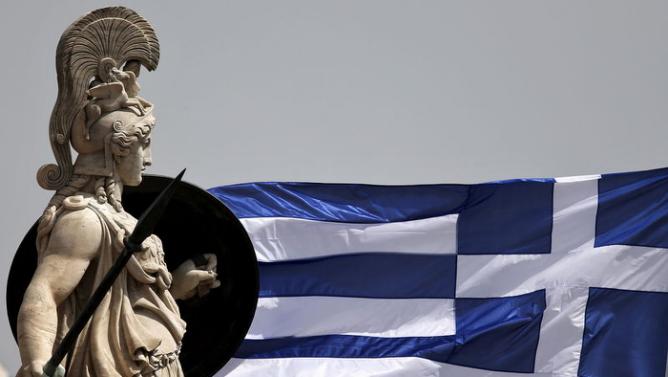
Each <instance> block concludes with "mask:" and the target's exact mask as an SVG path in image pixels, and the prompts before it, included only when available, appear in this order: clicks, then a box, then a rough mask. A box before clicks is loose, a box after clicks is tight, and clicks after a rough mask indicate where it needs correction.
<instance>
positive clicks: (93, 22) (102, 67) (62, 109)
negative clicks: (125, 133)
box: [37, 7, 160, 190]
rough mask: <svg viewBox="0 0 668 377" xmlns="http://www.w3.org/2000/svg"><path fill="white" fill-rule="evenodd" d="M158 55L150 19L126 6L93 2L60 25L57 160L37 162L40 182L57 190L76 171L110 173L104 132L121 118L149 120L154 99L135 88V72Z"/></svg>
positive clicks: (152, 65) (54, 120)
mask: <svg viewBox="0 0 668 377" xmlns="http://www.w3.org/2000/svg"><path fill="white" fill-rule="evenodd" d="M159 59H160V46H159V43H158V39H157V37H156V34H155V31H154V30H153V27H152V26H151V25H150V24H149V23H148V21H146V20H145V19H144V18H143V17H141V16H140V15H138V14H137V13H136V12H134V11H133V10H131V9H128V8H125V7H108V8H102V9H98V10H95V11H93V12H91V13H89V14H87V15H85V16H83V17H81V18H80V19H78V20H77V21H75V22H74V23H73V24H72V25H70V27H68V28H67V30H65V32H64V33H63V35H62V36H61V38H60V41H59V42H58V47H57V49H56V72H57V74H58V98H57V100H56V104H55V105H54V108H53V112H52V113H51V120H50V125H49V137H50V142H51V148H52V149H53V154H54V157H55V159H56V164H47V165H43V166H42V167H41V168H40V169H39V171H38V172H37V181H38V183H39V184H40V186H42V187H43V188H45V189H48V190H58V189H60V188H62V187H64V186H65V185H66V184H67V183H68V182H69V181H70V179H71V177H72V175H73V174H75V173H77V174H90V175H100V176H109V175H110V174H112V172H113V165H112V164H111V163H112V162H113V161H112V160H111V158H110V157H111V155H110V150H109V148H108V147H109V144H108V143H107V140H106V139H105V138H107V137H109V135H110V134H111V133H112V131H113V129H114V127H115V126H118V125H119V124H121V125H123V126H127V125H129V124H138V123H141V122H152V115H151V111H152V108H153V106H152V105H151V104H150V103H148V102H146V101H145V100H143V99H142V98H140V97H139V96H137V93H138V91H139V85H137V81H136V79H137V77H138V76H139V72H140V68H141V66H143V67H145V68H146V69H148V70H149V71H152V70H154V69H156V68H157V66H158V61H159ZM72 147H73V148H74V150H75V151H77V152H78V153H79V156H78V157H77V163H76V164H73V163H72V155H71V148H72ZM75 165H76V166H75Z"/></svg>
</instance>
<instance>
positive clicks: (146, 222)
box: [42, 169, 186, 377]
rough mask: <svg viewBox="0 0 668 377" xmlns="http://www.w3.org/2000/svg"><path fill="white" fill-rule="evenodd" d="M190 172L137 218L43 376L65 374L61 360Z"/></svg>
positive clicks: (169, 186)
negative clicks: (123, 243)
mask: <svg viewBox="0 0 668 377" xmlns="http://www.w3.org/2000/svg"><path fill="white" fill-rule="evenodd" d="M185 172H186V170H185V169H183V170H182V171H181V173H179V175H177V176H176V178H174V179H173V180H172V181H171V182H170V183H169V185H167V187H165V189H164V190H162V192H161V193H160V195H158V197H157V198H156V199H155V200H154V201H153V203H151V205H150V207H149V208H148V209H147V210H146V211H144V213H143V214H142V215H141V217H140V218H139V220H137V225H135V229H134V230H133V231H132V233H131V234H130V235H129V236H128V237H127V238H126V239H125V246H124V247H123V250H122V251H121V254H120V255H119V256H118V258H117V259H116V261H115V262H114V264H113V265H112V266H111V268H110V269H109V271H107V273H106V275H104V278H102V281H101V282H100V284H99V285H98V286H97V288H96V289H95V291H94V292H93V294H92V295H91V297H90V299H89V300H88V302H87V303H86V305H85V306H84V308H83V309H82V310H81V312H80V313H79V316H78V317H77V318H76V320H75V321H74V323H73V324H72V327H70V329H69V330H68V331H67V334H65V337H63V340H62V341H61V342H60V344H59V345H58V347H57V348H56V350H55V351H54V352H53V354H52V355H51V358H50V359H49V361H48V362H47V363H46V364H45V365H44V368H43V372H44V374H43V375H42V377H56V376H59V375H62V374H63V373H64V369H63V368H62V367H61V366H60V363H61V362H62V361H63V359H64V358H65V356H67V354H68V353H69V352H70V351H71V350H72V347H74V344H75V343H76V341H77V338H78V337H79V334H80V333H81V331H83V329H84V327H86V324H87V323H88V321H89V320H90V318H91V317H92V316H93V314H94V313H95V310H97V307H98V306H99V305H100V303H101V302H102V300H103V299H104V297H105V296H106V295H107V292H108V291H109V289H110V288H111V286H112V285H113V284H114V282H115V281H116V278H117V277H118V275H120V273H121V271H123V269H124V268H125V265H126V264H127V263H128V261H129V260H130V257H132V255H133V254H134V253H135V252H137V251H140V250H141V249H142V246H141V244H142V242H144V240H145V239H146V238H147V237H148V236H150V235H151V234H152V233H153V230H154V229H155V226H156V225H157V223H158V221H159V219H160V217H162V214H163V212H164V211H165V208H166V207H167V205H168V204H169V201H170V200H171V198H172V196H173V195H174V192H175V191H176V187H177V185H178V183H179V182H180V181H181V178H182V177H183V174H184V173H185Z"/></svg>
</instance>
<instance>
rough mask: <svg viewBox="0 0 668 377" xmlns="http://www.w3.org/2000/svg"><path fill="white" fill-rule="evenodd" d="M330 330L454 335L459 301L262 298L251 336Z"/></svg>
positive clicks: (371, 333)
mask: <svg viewBox="0 0 668 377" xmlns="http://www.w3.org/2000/svg"><path fill="white" fill-rule="evenodd" d="M328 334H343V335H362V336H378V337H414V336H441V335H454V334H455V313H454V300H452V299H409V300H404V299H391V300H390V299H366V298H349V297H266V298H260V299H259V301H258V306H257V311H256V312H255V318H254V319H253V324H252V326H251V328H250V330H249V332H248V334H247V335H246V338H248V339H267V338H279V337H285V336H315V335H328Z"/></svg>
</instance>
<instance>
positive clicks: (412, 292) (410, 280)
mask: <svg viewBox="0 0 668 377" xmlns="http://www.w3.org/2000/svg"><path fill="white" fill-rule="evenodd" d="M456 268H457V256H456V255H422V254H399V253H364V254H344V255H337V256H330V257H323V258H314V259H302V260H294V261H286V262H271V263H260V297H276V296H345V297H368V298H454V297H455V285H456Z"/></svg>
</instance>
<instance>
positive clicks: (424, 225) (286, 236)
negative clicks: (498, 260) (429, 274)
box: [241, 214, 457, 262]
mask: <svg viewBox="0 0 668 377" xmlns="http://www.w3.org/2000/svg"><path fill="white" fill-rule="evenodd" d="M241 223H242V224H243V225H244V227H245V228H246V231H247V232H248V234H249V235H250V237H251V241H253V246H254V247H255V252H256V254H257V257H258V260H259V261H261V262H273V261H283V260H291V259H303V258H314V257H322V256H328V255H341V254H346V253H362V252H364V253H372V252H398V253H415V254H454V253H455V252H456V250H457V241H456V240H457V234H456V229H457V215H456V214H453V215H446V216H439V217H432V218H428V219H421V220H413V221H403V222H395V223H385V224H353V223H334V222H327V221H315V220H304V219H295V218H285V217H262V218H247V219H241Z"/></svg>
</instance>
